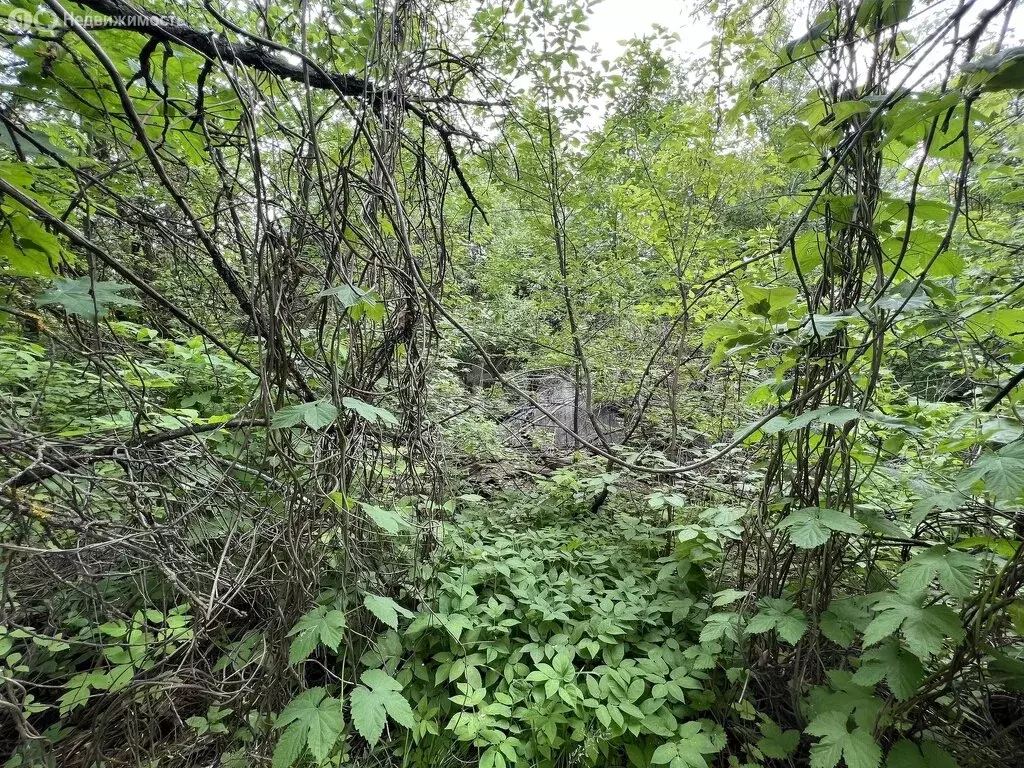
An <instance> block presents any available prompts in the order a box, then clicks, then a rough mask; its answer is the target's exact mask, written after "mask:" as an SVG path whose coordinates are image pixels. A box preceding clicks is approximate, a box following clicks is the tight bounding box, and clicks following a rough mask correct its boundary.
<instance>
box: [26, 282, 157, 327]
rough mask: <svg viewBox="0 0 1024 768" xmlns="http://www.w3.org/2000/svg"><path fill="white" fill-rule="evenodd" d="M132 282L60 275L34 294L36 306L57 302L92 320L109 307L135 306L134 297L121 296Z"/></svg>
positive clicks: (103, 315)
mask: <svg viewBox="0 0 1024 768" xmlns="http://www.w3.org/2000/svg"><path fill="white" fill-rule="evenodd" d="M130 289H131V286H129V285H122V284H121V283H110V282H102V281H101V282H93V281H92V280H91V279H90V278H88V277H76V278H73V279H65V278H61V279H58V280H54V281H53V286H52V287H51V288H50V290H48V291H46V292H45V293H43V294H41V295H40V296H37V297H36V306H38V307H45V306H48V305H50V304H60V305H61V306H62V307H64V311H65V312H67V313H68V314H69V315H77V316H79V317H85V318H88V319H89V320H94V319H97V318H101V317H106V316H107V310H108V308H109V307H138V306H140V305H139V302H137V301H135V299H131V298H126V297H124V296H121V295H120V293H121V291H127V290H130Z"/></svg>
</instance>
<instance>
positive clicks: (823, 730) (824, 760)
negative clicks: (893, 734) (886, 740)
mask: <svg viewBox="0 0 1024 768" xmlns="http://www.w3.org/2000/svg"><path fill="white" fill-rule="evenodd" d="M848 719H849V718H848V716H847V715H846V714H845V713H843V712H835V711H833V712H825V713H823V714H821V715H819V716H818V717H816V718H814V720H812V721H811V722H810V723H808V725H807V728H806V729H805V730H806V732H807V733H809V734H810V735H811V736H818V737H819V741H818V742H817V743H816V744H815V745H814V746H813V747H811V765H813V766H815V768H832V767H833V766H834V765H836V764H837V763H838V762H839V760H840V758H841V759H842V760H844V761H845V762H846V765H847V768H878V764H879V763H881V762H882V749H881V748H880V747H879V746H878V744H877V743H876V742H875V740H874V738H873V737H872V736H871V732H870V731H869V730H868V729H867V728H864V727H861V726H857V727H855V728H854V729H853V730H852V731H850V730H849V729H848V727H847V720H848Z"/></svg>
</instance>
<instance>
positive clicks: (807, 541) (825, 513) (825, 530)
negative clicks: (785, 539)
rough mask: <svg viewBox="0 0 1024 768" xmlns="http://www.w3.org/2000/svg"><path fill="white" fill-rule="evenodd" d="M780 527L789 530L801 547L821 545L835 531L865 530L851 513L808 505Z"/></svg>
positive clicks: (856, 531) (791, 536)
mask: <svg viewBox="0 0 1024 768" xmlns="http://www.w3.org/2000/svg"><path fill="white" fill-rule="evenodd" d="M778 527H779V528H781V529H784V530H788V531H789V538H790V539H791V540H792V542H793V544H795V545H796V546H798V547H800V548H801V549H813V548H814V547H820V546H821V545H822V544H824V543H826V542H827V541H828V540H829V539H830V538H831V537H832V534H833V533H849V534H857V533H862V532H863V531H864V526H863V525H861V524H860V523H858V522H857V521H856V520H854V519H853V518H852V517H850V516H849V515H847V514H844V513H842V512H840V511H838V510H835V509H826V508H823V507H808V508H807V509H801V510H799V511H797V512H793V513H792V514H790V515H789V516H788V517H786V519H785V520H783V521H782V522H780V523H779V524H778Z"/></svg>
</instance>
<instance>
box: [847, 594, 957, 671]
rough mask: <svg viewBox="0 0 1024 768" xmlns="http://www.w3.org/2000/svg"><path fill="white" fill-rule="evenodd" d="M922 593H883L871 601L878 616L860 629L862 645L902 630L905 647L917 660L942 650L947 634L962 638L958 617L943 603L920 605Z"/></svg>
mask: <svg viewBox="0 0 1024 768" xmlns="http://www.w3.org/2000/svg"><path fill="white" fill-rule="evenodd" d="M922 600H923V596H922V595H904V594H902V593H896V592H887V593H885V594H883V595H882V596H881V597H879V598H878V599H877V600H876V601H875V604H874V610H875V611H877V612H878V615H876V616H875V618H874V619H872V620H871V623H870V624H868V626H867V629H865V630H864V640H863V644H864V647H865V648H867V647H869V646H871V645H875V644H877V643H879V642H881V641H882V640H884V639H885V638H886V637H889V636H891V635H892V634H893V633H894V632H896V631H897V630H900V631H901V632H902V633H903V638H904V639H905V640H906V643H907V647H908V648H909V649H910V651H911V652H912V653H913V654H914V655H915V656H917V657H918V658H920V659H928V658H930V657H931V656H933V655H934V654H936V653H938V652H939V651H940V650H941V649H942V644H943V642H944V641H945V639H946V638H947V637H950V638H953V639H954V640H957V641H959V640H962V639H963V636H964V630H963V627H962V626H961V624H960V617H959V616H957V614H956V613H954V612H953V611H952V610H950V609H949V608H947V607H946V606H944V605H929V606H927V607H922V606H921V602H922Z"/></svg>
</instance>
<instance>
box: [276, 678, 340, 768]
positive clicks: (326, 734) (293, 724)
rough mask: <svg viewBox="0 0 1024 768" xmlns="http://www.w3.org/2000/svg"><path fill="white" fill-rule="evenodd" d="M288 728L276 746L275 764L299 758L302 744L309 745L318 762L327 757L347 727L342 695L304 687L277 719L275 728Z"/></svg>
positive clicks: (323, 760)
mask: <svg viewBox="0 0 1024 768" xmlns="http://www.w3.org/2000/svg"><path fill="white" fill-rule="evenodd" d="M285 726H289V727H288V730H286V731H285V732H284V734H282V736H281V739H280V740H279V741H278V744H277V747H276V748H275V750H274V758H273V765H274V766H275V768H277V767H278V766H280V768H287V766H290V765H291V764H292V763H294V762H295V760H296V759H297V758H298V756H299V754H300V753H301V750H302V746H303V745H304V746H306V747H308V748H309V751H310V754H311V755H312V756H313V759H314V760H315V761H316V764H317V765H322V764H323V763H325V762H326V761H327V758H328V756H329V755H330V753H331V749H332V747H333V746H334V744H335V742H337V740H338V737H339V736H340V735H341V732H342V730H343V729H344V727H345V718H344V708H343V705H342V701H341V699H336V698H333V697H331V696H328V695H327V691H325V690H324V689H323V688H310V689H309V690H308V691H303V692H302V693H300V694H299V695H298V696H296V697H295V698H294V699H292V700H291V702H289V703H288V706H286V707H285V708H284V709H283V710H282V711H281V714H280V715H278V716H277V719H276V720H275V722H274V728H284V727H285Z"/></svg>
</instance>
